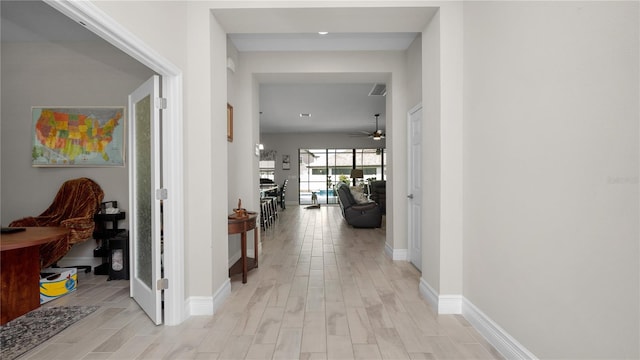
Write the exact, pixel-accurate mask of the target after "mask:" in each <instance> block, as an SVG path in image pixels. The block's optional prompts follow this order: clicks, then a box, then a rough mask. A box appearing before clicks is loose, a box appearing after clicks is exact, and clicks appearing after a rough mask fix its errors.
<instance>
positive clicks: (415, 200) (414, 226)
mask: <svg viewBox="0 0 640 360" xmlns="http://www.w3.org/2000/svg"><path fill="white" fill-rule="evenodd" d="M408 122H409V124H408V130H409V133H408V140H409V141H408V143H409V149H408V152H409V153H408V157H409V159H408V160H409V167H408V168H409V169H408V171H409V174H408V176H407V177H408V179H409V184H408V185H409V195H408V196H407V197H408V200H409V201H408V203H409V224H408V225H409V229H408V230H409V261H410V262H411V263H412V264H413V265H414V266H415V267H416V268H417V269H418V270H420V271H422V235H421V233H422V106H420V105H419V106H416V107H414V108H413V109H411V110H410V111H409V116H408Z"/></svg>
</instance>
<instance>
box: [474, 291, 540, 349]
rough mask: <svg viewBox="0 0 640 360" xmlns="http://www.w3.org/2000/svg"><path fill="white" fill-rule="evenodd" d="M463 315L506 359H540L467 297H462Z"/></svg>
mask: <svg viewBox="0 0 640 360" xmlns="http://www.w3.org/2000/svg"><path fill="white" fill-rule="evenodd" d="M462 316H464V318H465V319H467V321H468V322H469V323H470V324H471V325H472V326H473V327H474V328H475V329H476V330H477V331H478V332H479V333H480V334H481V335H482V336H484V338H485V339H486V340H487V341H488V342H489V343H490V344H491V345H492V346H493V347H494V348H496V350H498V352H500V354H502V356H504V357H505V359H523V360H529V359H531V360H534V359H538V358H537V357H536V356H535V355H534V354H533V353H531V352H530V351H529V350H527V349H526V348H525V347H524V346H522V344H520V343H519V342H518V341H517V340H516V339H514V338H513V337H512V336H511V335H509V334H508V333H507V332H506V331H505V330H504V329H502V328H501V327H500V326H499V325H498V324H496V323H495V322H494V321H493V320H491V318H489V317H488V316H487V315H486V314H485V313H483V312H482V311H480V309H478V308H477V307H476V306H475V305H473V303H471V302H470V301H469V300H468V299H467V298H464V297H463V298H462Z"/></svg>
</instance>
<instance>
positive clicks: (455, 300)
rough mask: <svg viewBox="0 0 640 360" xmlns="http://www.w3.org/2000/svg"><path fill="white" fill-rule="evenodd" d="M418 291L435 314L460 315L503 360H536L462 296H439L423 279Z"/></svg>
mask: <svg viewBox="0 0 640 360" xmlns="http://www.w3.org/2000/svg"><path fill="white" fill-rule="evenodd" d="M419 289H420V294H421V295H422V296H423V297H424V298H425V300H427V302H428V303H429V305H431V306H432V307H433V308H434V309H435V310H436V313H437V314H462V316H464V318H465V319H467V321H468V322H469V324H471V326H473V327H474V328H475V329H476V330H477V331H478V332H479V333H480V335H482V336H483V337H484V338H485V339H486V340H487V342H489V344H491V345H492V346H493V347H494V348H495V349H496V350H498V352H500V354H502V356H504V357H505V359H523V360H537V359H538V358H537V357H536V356H535V355H533V354H532V353H531V352H530V351H529V350H527V349H526V348H525V347H524V346H522V344H520V343H519V342H518V341H517V340H516V339H514V338H513V337H512V336H511V335H509V334H508V333H507V332H506V331H504V329H502V328H501V327H500V326H499V325H498V324H496V323H495V322H494V321H493V320H491V318H489V317H488V316H487V315H485V314H484V313H483V312H482V311H480V309H478V308H477V307H476V306H475V305H473V304H472V303H471V302H470V301H469V300H468V299H467V298H465V297H464V296H462V295H439V294H438V292H437V291H436V290H435V289H434V288H433V287H431V285H429V283H427V282H426V281H425V280H424V279H423V278H420V286H419Z"/></svg>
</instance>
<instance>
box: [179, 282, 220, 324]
mask: <svg viewBox="0 0 640 360" xmlns="http://www.w3.org/2000/svg"><path fill="white" fill-rule="evenodd" d="M230 294H231V281H230V280H229V279H227V281H225V282H224V283H223V284H222V286H220V288H218V290H217V291H216V292H215V294H213V296H191V297H189V298H188V299H187V301H186V303H185V304H186V308H187V311H186V313H187V314H189V316H198V315H213V314H215V312H216V310H218V308H220V306H221V305H222V304H223V303H224V301H225V300H226V299H227V297H229V295H230Z"/></svg>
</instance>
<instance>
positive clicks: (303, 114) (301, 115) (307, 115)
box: [300, 113, 311, 117]
mask: <svg viewBox="0 0 640 360" xmlns="http://www.w3.org/2000/svg"><path fill="white" fill-rule="evenodd" d="M300 117H311V114H306V113H302V114H300Z"/></svg>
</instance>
